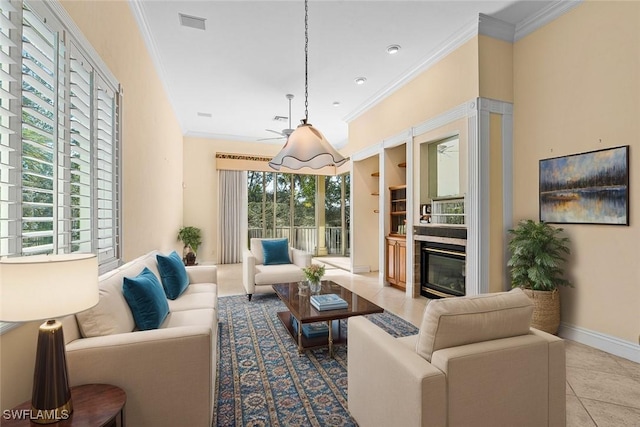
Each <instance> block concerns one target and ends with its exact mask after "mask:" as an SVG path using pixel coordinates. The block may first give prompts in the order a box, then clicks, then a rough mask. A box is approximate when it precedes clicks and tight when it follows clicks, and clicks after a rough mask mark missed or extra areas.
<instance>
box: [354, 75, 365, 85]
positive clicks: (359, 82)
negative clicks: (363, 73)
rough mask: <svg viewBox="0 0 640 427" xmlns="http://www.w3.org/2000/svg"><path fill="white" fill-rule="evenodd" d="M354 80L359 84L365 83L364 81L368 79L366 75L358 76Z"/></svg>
mask: <svg viewBox="0 0 640 427" xmlns="http://www.w3.org/2000/svg"><path fill="white" fill-rule="evenodd" d="M354 81H355V82H356V84H357V85H363V84H364V82H366V81H367V79H366V78H365V77H356V79H355V80H354Z"/></svg>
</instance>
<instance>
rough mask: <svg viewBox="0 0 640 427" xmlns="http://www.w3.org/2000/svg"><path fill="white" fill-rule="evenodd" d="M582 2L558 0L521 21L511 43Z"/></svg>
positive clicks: (578, 0) (580, 0)
mask: <svg viewBox="0 0 640 427" xmlns="http://www.w3.org/2000/svg"><path fill="white" fill-rule="evenodd" d="M582 1H583V0H559V1H557V2H555V3H552V4H550V5H549V6H547V7H545V8H543V9H541V10H539V11H538V12H537V13H534V14H533V15H531V16H529V17H528V18H526V19H523V20H522V21H520V22H518V24H517V25H516V32H515V37H514V39H513V41H518V40H520V39H521V38H523V37H525V36H527V35H529V34H531V33H533V32H534V31H536V30H537V29H538V28H540V27H543V26H544V25H547V24H548V23H549V22H551V21H553V20H555V19H557V18H559V17H560V16H562V15H564V14H565V13H567V12H568V11H570V10H571V9H573V8H574V7H576V6H578V5H580V4H581V3H582Z"/></svg>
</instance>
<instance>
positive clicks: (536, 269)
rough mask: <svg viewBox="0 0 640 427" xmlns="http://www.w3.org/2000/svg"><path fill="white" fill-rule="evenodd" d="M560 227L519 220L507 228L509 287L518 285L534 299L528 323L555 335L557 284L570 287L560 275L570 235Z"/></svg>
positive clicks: (558, 318) (557, 325)
mask: <svg viewBox="0 0 640 427" xmlns="http://www.w3.org/2000/svg"><path fill="white" fill-rule="evenodd" d="M562 232H563V229H562V228H556V227H552V226H551V225H549V224H547V223H545V222H535V221H533V220H530V219H528V220H522V221H520V222H519V223H518V225H517V226H516V227H515V228H513V229H511V230H509V234H511V240H510V241H509V245H508V246H509V251H510V252H511V258H510V259H509V261H508V263H507V266H508V267H510V269H511V285H512V287H514V288H515V287H520V288H522V290H523V291H524V292H525V293H526V294H527V295H528V296H529V298H531V300H532V301H533V306H534V311H533V319H532V321H531V326H533V327H534V328H536V329H540V330H543V331H545V332H549V333H551V334H555V333H557V332H558V327H559V326H560V293H559V292H558V287H559V286H572V285H571V283H570V282H569V281H568V280H567V279H565V278H564V277H563V273H564V268H563V267H564V262H565V260H566V258H565V256H566V255H568V254H569V253H570V251H569V246H568V245H569V238H568V237H565V236H563V235H562Z"/></svg>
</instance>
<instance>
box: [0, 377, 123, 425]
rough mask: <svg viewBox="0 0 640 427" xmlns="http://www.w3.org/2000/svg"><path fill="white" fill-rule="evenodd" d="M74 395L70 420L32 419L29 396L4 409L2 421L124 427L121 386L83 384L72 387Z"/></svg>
mask: <svg viewBox="0 0 640 427" xmlns="http://www.w3.org/2000/svg"><path fill="white" fill-rule="evenodd" d="M71 399H72V401H73V412H72V413H71V416H70V417H69V418H68V419H66V420H61V421H58V422H57V423H52V424H37V423H35V422H33V421H31V420H30V419H29V416H30V410H31V400H27V401H26V402H23V403H21V404H20V405H18V406H16V407H15V408H13V409H11V410H9V411H3V412H2V417H1V419H0V424H2V426H3V427H13V426H30V427H31V426H52V427H54V426H55V427H71V426H83V427H107V426H108V427H116V426H118V427H124V405H125V403H126V401H127V395H126V393H125V392H124V390H122V389H121V388H119V387H116V386H113V385H109V384H85V385H79V386H75V387H71ZM118 420H119V422H118Z"/></svg>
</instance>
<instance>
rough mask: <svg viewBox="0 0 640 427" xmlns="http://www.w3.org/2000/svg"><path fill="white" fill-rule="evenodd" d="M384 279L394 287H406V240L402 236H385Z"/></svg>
mask: <svg viewBox="0 0 640 427" xmlns="http://www.w3.org/2000/svg"><path fill="white" fill-rule="evenodd" d="M386 253H387V256H386V258H387V262H386V264H387V265H386V267H387V268H386V270H387V271H386V280H387V282H389V284H390V285H391V286H393V287H395V288H398V289H402V290H406V287H407V240H406V239H405V238H403V237H391V236H389V237H387V238H386Z"/></svg>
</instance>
